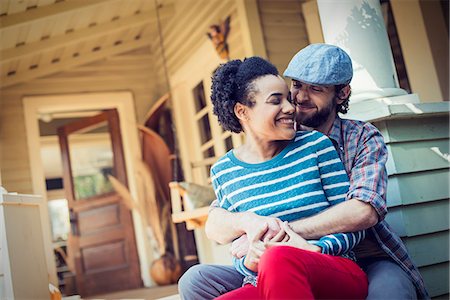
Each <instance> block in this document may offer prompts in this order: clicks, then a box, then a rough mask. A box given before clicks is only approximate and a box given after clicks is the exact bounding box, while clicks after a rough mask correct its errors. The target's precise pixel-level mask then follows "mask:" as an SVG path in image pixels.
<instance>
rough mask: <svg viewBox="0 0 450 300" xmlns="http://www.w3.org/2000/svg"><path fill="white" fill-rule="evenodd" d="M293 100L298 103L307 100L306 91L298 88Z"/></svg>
mask: <svg viewBox="0 0 450 300" xmlns="http://www.w3.org/2000/svg"><path fill="white" fill-rule="evenodd" d="M295 100H296V103H299V104H301V103H303V102H305V101H308V100H309V94H308V92H307V91H305V90H302V89H301V90H298V92H297V95H295Z"/></svg>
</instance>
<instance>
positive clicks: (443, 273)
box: [419, 262, 449, 299]
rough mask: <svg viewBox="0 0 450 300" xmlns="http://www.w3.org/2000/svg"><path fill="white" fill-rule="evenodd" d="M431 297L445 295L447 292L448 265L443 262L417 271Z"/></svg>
mask: <svg viewBox="0 0 450 300" xmlns="http://www.w3.org/2000/svg"><path fill="white" fill-rule="evenodd" d="M419 270H420V273H421V274H422V276H423V280H424V281H425V285H426V287H427V289H428V292H429V293H430V295H431V297H436V296H440V295H446V294H448V291H449V273H448V270H449V263H448V262H444V263H440V264H436V265H431V266H426V267H422V268H420V269H419ZM447 299H448V298H447Z"/></svg>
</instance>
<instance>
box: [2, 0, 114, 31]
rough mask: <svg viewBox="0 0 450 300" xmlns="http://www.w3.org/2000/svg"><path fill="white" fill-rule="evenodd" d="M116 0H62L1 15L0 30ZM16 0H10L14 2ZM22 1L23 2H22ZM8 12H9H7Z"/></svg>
mask: <svg viewBox="0 0 450 300" xmlns="http://www.w3.org/2000/svg"><path fill="white" fill-rule="evenodd" d="M115 1H116V0H78V1H62V2H57V3H55V4H53V5H47V6H41V7H39V8H37V9H33V10H29V11H23V12H21V13H15V14H13V15H8V16H5V17H2V21H1V24H0V30H3V29H4V28H8V27H12V26H18V25H24V24H26V23H31V22H33V21H36V20H39V19H44V18H48V17H52V16H55V15H59V14H64V13H68V12H74V11H77V10H82V9H88V8H90V7H92V6H95V5H99V4H102V3H106V2H115ZM15 2H16V1H10V3H15ZM22 3H23V2H22ZM8 13H9V12H8Z"/></svg>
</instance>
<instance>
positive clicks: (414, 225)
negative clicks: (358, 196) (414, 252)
mask: <svg viewBox="0 0 450 300" xmlns="http://www.w3.org/2000/svg"><path fill="white" fill-rule="evenodd" d="M386 220H387V222H388V223H389V224H390V225H391V226H392V228H393V229H394V230H395V231H396V232H397V233H398V234H399V235H400V236H409V237H410V236H416V235H421V234H427V233H431V232H438V231H443V230H448V229H449V200H448V199H445V200H440V201H433V202H426V203H421V204H416V205H408V206H400V207H394V208H392V209H390V210H389V214H388V216H387V217H386Z"/></svg>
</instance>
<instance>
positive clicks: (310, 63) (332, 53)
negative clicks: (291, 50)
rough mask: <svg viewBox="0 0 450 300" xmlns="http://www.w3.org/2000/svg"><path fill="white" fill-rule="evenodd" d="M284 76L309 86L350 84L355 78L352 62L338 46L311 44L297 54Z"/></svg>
mask: <svg viewBox="0 0 450 300" xmlns="http://www.w3.org/2000/svg"><path fill="white" fill-rule="evenodd" d="M283 75H284V76H285V77H289V78H292V79H295V80H298V81H301V82H304V83H309V84H318V85H339V84H348V83H350V81H351V80H352V77H353V67H352V60H351V59H350V56H348V54H347V53H346V52H345V51H344V50H342V49H341V48H339V47H337V46H333V45H327V44H311V45H309V46H307V47H305V48H303V49H302V50H300V51H299V52H298V53H297V54H295V56H294V57H293V58H292V59H291V62H290V63H289V65H288V67H287V69H286V71H284V74H283Z"/></svg>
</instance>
